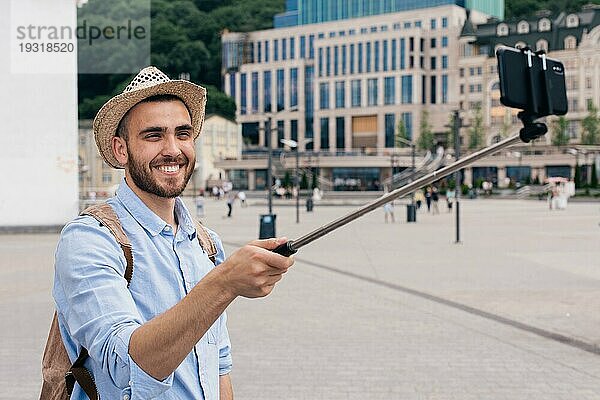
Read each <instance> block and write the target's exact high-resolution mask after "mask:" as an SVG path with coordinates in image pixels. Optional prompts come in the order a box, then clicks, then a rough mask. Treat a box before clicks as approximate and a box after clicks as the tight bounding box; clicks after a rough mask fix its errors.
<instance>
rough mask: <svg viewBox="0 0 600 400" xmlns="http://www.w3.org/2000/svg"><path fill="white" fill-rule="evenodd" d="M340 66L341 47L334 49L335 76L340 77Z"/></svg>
mask: <svg viewBox="0 0 600 400" xmlns="http://www.w3.org/2000/svg"><path fill="white" fill-rule="evenodd" d="M339 66H340V49H339V46H334V47H333V75H334V76H338V74H339V70H340V68H339Z"/></svg>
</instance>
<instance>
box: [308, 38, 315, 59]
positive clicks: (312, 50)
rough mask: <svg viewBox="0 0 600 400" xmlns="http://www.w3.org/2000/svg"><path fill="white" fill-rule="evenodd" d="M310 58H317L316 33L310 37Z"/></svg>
mask: <svg viewBox="0 0 600 400" xmlns="http://www.w3.org/2000/svg"><path fill="white" fill-rule="evenodd" d="M308 58H310V59H311V60H312V59H313V58H315V35H310V36H309V37H308Z"/></svg>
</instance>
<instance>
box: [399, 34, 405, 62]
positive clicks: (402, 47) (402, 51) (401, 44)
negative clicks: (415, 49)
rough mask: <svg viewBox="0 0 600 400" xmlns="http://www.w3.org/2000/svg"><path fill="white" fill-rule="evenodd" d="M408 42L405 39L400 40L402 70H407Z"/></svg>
mask: <svg viewBox="0 0 600 400" xmlns="http://www.w3.org/2000/svg"><path fill="white" fill-rule="evenodd" d="M405 58H406V40H405V39H404V38H401V39H400V69H404V68H406V62H405Z"/></svg>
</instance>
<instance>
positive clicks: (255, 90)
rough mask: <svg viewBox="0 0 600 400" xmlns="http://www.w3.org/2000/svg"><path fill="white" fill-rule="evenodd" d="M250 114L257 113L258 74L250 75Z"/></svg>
mask: <svg viewBox="0 0 600 400" xmlns="http://www.w3.org/2000/svg"><path fill="white" fill-rule="evenodd" d="M251 106H252V112H253V113H256V112H258V72H253V73H252V105H251Z"/></svg>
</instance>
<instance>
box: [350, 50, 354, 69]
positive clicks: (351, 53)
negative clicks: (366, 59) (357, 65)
mask: <svg viewBox="0 0 600 400" xmlns="http://www.w3.org/2000/svg"><path fill="white" fill-rule="evenodd" d="M353 73H354V44H351V45H350V74H353Z"/></svg>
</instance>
